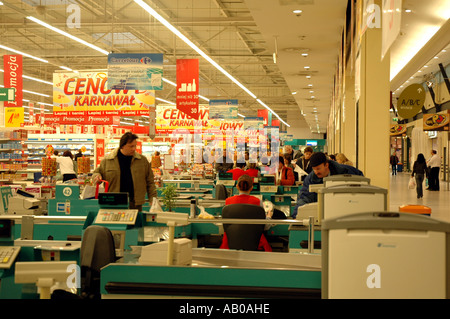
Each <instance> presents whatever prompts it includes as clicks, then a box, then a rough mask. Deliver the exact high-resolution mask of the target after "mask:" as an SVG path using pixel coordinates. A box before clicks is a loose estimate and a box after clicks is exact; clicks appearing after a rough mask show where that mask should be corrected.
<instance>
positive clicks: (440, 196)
mask: <svg viewBox="0 0 450 319" xmlns="http://www.w3.org/2000/svg"><path fill="white" fill-rule="evenodd" d="M410 176H411V173H397V175H394V176H392V175H390V192H389V204H390V205H389V210H390V211H398V209H399V206H401V205H424V206H427V207H430V208H431V217H433V218H436V219H439V220H443V221H446V222H450V189H449V188H450V184H449V183H447V182H442V181H441V183H440V191H438V192H435V191H427V190H425V188H426V187H425V182H424V191H423V198H421V199H417V194H416V190H415V189H408V182H409V178H410Z"/></svg>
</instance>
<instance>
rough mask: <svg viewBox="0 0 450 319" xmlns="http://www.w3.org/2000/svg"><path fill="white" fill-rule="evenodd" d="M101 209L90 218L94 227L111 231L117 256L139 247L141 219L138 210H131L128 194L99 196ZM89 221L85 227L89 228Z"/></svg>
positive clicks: (103, 194) (102, 194) (104, 194)
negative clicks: (102, 227) (134, 246)
mask: <svg viewBox="0 0 450 319" xmlns="http://www.w3.org/2000/svg"><path fill="white" fill-rule="evenodd" d="M98 204H99V206H100V209H99V210H98V213H97V214H96V216H95V217H94V216H88V218H87V219H88V220H90V222H91V223H92V224H93V225H100V226H104V227H106V228H108V229H109V230H111V233H112V234H113V237H114V244H115V247H116V256H118V257H122V256H123V253H124V250H126V249H127V248H128V246H130V245H137V243H138V238H139V236H140V234H139V232H140V230H139V229H140V227H141V226H142V222H141V219H140V218H138V216H139V211H138V210H137V209H129V208H128V206H129V204H128V193H100V194H98ZM88 224H89V221H87V222H86V225H85V227H87V226H89V225H88Z"/></svg>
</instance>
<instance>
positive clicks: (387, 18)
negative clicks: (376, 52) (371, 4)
mask: <svg viewBox="0 0 450 319" xmlns="http://www.w3.org/2000/svg"><path fill="white" fill-rule="evenodd" d="M381 14H382V16H381V27H382V30H381V31H382V36H381V59H383V58H384V56H385V55H386V53H387V51H388V50H389V48H390V47H391V45H392V43H394V41H395V39H397V36H398V35H399V33H400V25H401V20H402V0H383V9H382V10H381Z"/></svg>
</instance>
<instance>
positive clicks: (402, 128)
mask: <svg viewBox="0 0 450 319" xmlns="http://www.w3.org/2000/svg"><path fill="white" fill-rule="evenodd" d="M405 133H406V125H402V124H395V125H392V126H391V128H390V129H389V135H390V136H397V135H402V134H405Z"/></svg>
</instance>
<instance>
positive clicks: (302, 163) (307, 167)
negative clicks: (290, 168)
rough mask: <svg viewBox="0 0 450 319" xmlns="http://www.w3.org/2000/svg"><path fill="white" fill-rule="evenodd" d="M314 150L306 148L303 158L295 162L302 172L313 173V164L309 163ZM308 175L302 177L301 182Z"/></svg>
mask: <svg viewBox="0 0 450 319" xmlns="http://www.w3.org/2000/svg"><path fill="white" fill-rule="evenodd" d="M313 152H314V151H313V148H312V147H311V146H307V147H305V149H304V150H303V156H302V157H300V158H299V159H297V161H296V162H295V164H296V165H298V167H300V168H301V169H302V170H304V171H305V172H306V173H307V174H309V173H311V171H312V167H311V163H310V162H309V160H310V158H311V155H312V154H313ZM306 176H307V175H303V176H302V177H301V180H302V181H304V180H305V178H306Z"/></svg>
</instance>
